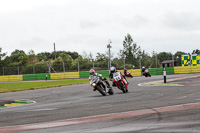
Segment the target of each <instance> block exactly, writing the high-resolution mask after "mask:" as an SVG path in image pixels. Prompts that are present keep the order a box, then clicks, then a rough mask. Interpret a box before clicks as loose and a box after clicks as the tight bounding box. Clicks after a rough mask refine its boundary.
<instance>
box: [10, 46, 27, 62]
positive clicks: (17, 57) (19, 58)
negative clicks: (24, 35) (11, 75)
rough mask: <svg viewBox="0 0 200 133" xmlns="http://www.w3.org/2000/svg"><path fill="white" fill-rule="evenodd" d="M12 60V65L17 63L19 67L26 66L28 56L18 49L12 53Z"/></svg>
mask: <svg viewBox="0 0 200 133" xmlns="http://www.w3.org/2000/svg"><path fill="white" fill-rule="evenodd" d="M10 59H11V62H12V63H17V64H19V65H25V64H26V63H27V55H26V54H25V52H24V51H23V50H18V49H16V50H15V51H14V52H12V53H11V56H10Z"/></svg>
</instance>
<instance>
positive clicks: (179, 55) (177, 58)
mask: <svg viewBox="0 0 200 133" xmlns="http://www.w3.org/2000/svg"><path fill="white" fill-rule="evenodd" d="M185 54H186V53H185V52H182V51H177V52H176V53H175V54H174V60H175V63H176V65H177V66H180V65H181V64H182V63H181V58H182V55H185Z"/></svg>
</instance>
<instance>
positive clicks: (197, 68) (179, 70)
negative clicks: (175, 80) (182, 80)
mask: <svg viewBox="0 0 200 133" xmlns="http://www.w3.org/2000/svg"><path fill="white" fill-rule="evenodd" d="M174 73H175V74H180V73H200V66H187V67H174Z"/></svg>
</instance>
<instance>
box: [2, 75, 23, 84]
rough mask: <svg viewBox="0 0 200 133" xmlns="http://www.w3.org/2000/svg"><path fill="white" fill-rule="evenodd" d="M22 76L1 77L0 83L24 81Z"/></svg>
mask: <svg viewBox="0 0 200 133" xmlns="http://www.w3.org/2000/svg"><path fill="white" fill-rule="evenodd" d="M22 80H23V76H22V75H10V76H0V82H7V81H22Z"/></svg>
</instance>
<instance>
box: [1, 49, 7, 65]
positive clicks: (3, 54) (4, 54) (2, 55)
mask: <svg viewBox="0 0 200 133" xmlns="http://www.w3.org/2000/svg"><path fill="white" fill-rule="evenodd" d="M6 54H7V53H2V48H0V64H2V61H3V58H4V57H5V56H6Z"/></svg>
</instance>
